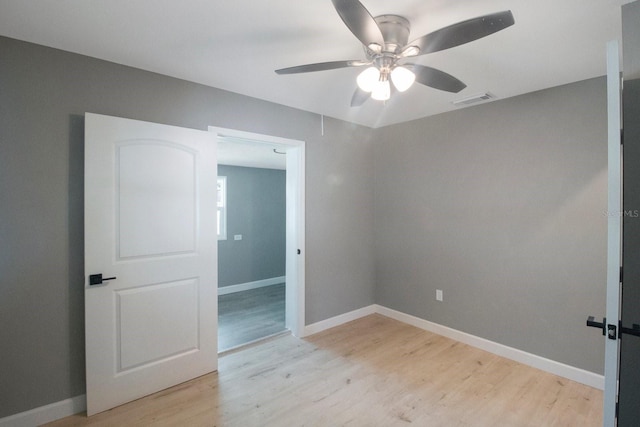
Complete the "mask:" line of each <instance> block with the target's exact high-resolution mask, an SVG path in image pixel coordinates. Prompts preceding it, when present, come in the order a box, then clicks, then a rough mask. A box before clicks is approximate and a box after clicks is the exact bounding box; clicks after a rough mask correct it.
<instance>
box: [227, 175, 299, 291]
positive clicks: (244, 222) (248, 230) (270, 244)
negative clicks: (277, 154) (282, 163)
mask: <svg viewBox="0 0 640 427" xmlns="http://www.w3.org/2000/svg"><path fill="white" fill-rule="evenodd" d="M218 176H226V177H227V240H219V241H218V286H219V287H223V286H229V285H238V284H241V283H248V282H254V281H256V280H263V279H271V278H273V277H281V276H284V275H285V267H286V262H285V247H286V237H287V234H286V229H285V225H286V207H287V197H286V196H287V195H286V178H287V173H286V171H284V170H277V169H260V168H246V167H238V166H224V165H218ZM236 234H241V235H242V240H234V239H233V236H234V235H236Z"/></svg>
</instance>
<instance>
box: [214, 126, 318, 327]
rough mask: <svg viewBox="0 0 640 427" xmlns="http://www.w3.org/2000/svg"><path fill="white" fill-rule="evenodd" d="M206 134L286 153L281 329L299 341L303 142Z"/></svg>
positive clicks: (301, 324)
mask: <svg viewBox="0 0 640 427" xmlns="http://www.w3.org/2000/svg"><path fill="white" fill-rule="evenodd" d="M209 131H210V132H215V133H216V134H217V135H218V137H219V138H221V137H223V138H229V139H234V138H235V139H241V140H243V141H245V142H246V141H251V142H252V143H255V144H261V143H262V144H269V145H270V146H273V145H280V146H281V147H283V149H284V150H285V151H286V153H287V159H286V160H287V178H286V193H287V195H286V198H287V208H286V212H287V225H286V233H287V237H286V272H285V276H286V278H285V280H286V284H287V285H286V296H285V300H286V302H285V306H286V314H285V326H286V327H287V329H289V330H290V331H291V333H292V334H293V335H294V336H296V337H301V336H303V335H304V327H305V210H304V207H305V142H304V141H299V140H295V139H288V138H281V137H277V136H271V135H262V134H258V133H253V132H245V131H240V130H236V129H227V128H220V127H215V126H209Z"/></svg>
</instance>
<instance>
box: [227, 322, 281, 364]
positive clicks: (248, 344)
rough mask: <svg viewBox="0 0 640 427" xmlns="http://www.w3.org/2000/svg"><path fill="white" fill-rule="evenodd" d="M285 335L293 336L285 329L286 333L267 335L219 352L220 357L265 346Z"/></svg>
mask: <svg viewBox="0 0 640 427" xmlns="http://www.w3.org/2000/svg"><path fill="white" fill-rule="evenodd" d="M285 335H291V331H290V330H289V329H285V330H284V331H281V332H276V333H274V334H270V335H266V336H264V337H260V338H257V339H255V340H252V341H248V342H246V343H243V344H238V345H236V346H233V347H230V348H227V349H225V350H222V351H220V352H218V356H220V357H222V356H226V355H228V354H232V353H236V352H238V351H242V350H246V349H247V348H249V347H254V346H256V345H259V344H263V343H265V342H267V341H270V340H272V339H275V338H280V337H282V336H285Z"/></svg>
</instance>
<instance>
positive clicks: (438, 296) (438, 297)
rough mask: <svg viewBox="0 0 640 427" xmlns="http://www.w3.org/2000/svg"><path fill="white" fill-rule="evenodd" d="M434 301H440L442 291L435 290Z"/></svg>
mask: <svg viewBox="0 0 640 427" xmlns="http://www.w3.org/2000/svg"><path fill="white" fill-rule="evenodd" d="M436 301H442V290H441V289H436Z"/></svg>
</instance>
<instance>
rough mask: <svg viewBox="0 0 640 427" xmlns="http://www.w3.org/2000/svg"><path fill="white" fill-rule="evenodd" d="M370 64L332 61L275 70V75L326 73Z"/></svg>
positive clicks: (365, 62) (366, 62) (358, 61)
mask: <svg viewBox="0 0 640 427" xmlns="http://www.w3.org/2000/svg"><path fill="white" fill-rule="evenodd" d="M367 64H370V62H368V61H360V60H353V61H332V62H318V63H316V64H307V65H298V66H295V67H289V68H281V69H279V70H276V73H277V74H297V73H310V72H313V71H326V70H335V69H337V68H347V67H362V66H363V65H367Z"/></svg>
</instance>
